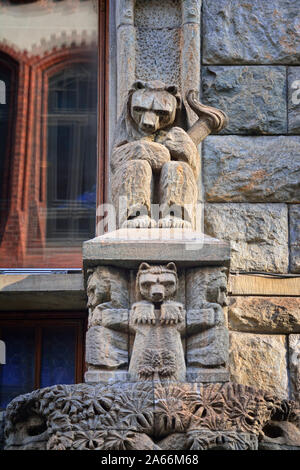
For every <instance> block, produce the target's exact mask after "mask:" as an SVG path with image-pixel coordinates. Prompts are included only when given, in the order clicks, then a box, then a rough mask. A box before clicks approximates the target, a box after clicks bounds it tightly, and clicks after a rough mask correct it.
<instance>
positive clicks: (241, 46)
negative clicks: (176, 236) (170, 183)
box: [201, 0, 300, 399]
mask: <svg viewBox="0 0 300 470" xmlns="http://www.w3.org/2000/svg"><path fill="white" fill-rule="evenodd" d="M299 11H300V1H299V0H274V1H273V2H267V1H263V2H262V1H261V0H252V1H251V2H245V1H243V0H235V1H232V0H218V2H212V1H211V0H203V1H202V65H201V95H202V101H203V102H204V103H205V104H208V105H212V106H216V107H219V108H221V109H223V110H224V111H226V113H227V114H228V116H229V121H230V122H229V125H228V127H227V128H226V129H225V130H224V131H222V133H221V135H218V136H210V137H208V138H207V139H206V140H205V142H204V144H203V149H202V159H203V160H202V163H203V184H204V195H205V231H206V233H208V234H209V235H211V236H215V237H217V238H220V239H223V240H230V241H231V245H232V262H231V271H232V272H235V273H241V272H243V273H244V274H245V273H247V274H249V275H248V279H250V277H251V276H250V275H251V274H252V277H253V274H254V273H255V272H259V273H267V274H265V275H262V276H261V277H260V278H258V282H260V283H261V285H262V288H261V290H262V292H263V295H253V293H251V292H250V289H249V292H248V293H247V276H244V279H246V281H245V283H246V284H245V286H246V287H245V288H244V289H242V290H241V291H240V292H237V293H235V294H233V295H232V296H231V297H230V305H229V309H228V324H229V328H230V330H231V346H230V358H231V359H230V360H231V363H230V372H231V377H232V379H233V380H234V381H237V382H240V383H244V384H246V383H247V384H249V385H253V386H256V387H257V386H260V387H262V388H264V389H267V390H270V391H271V390H273V391H274V390H275V391H276V392H277V394H278V395H281V396H285V397H291V398H294V399H299V397H300V346H299V344H300V340H299V338H300V336H299V329H300V320H299V318H300V317H299V307H300V278H299V277H297V274H298V275H299V273H300V15H299ZM268 275H269V276H270V275H271V276H274V277H275V276H277V277H278V278H280V276H284V277H286V278H287V279H285V284H284V285H285V286H287V287H286V288H285V290H284V292H285V294H284V295H282V292H281V294H277V292H276V289H275V290H274V289H273V290H272V291H269V290H268V283H266V282H265V279H267V276H268ZM278 282H279V281H278ZM289 286H292V287H293V288H291V289H290V288H289ZM289 289H290V290H289ZM291 292H292V295H291Z"/></svg>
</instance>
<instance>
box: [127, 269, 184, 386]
mask: <svg viewBox="0 0 300 470" xmlns="http://www.w3.org/2000/svg"><path fill="white" fill-rule="evenodd" d="M177 284H178V278H177V269H176V266H175V264H174V263H168V264H167V265H166V266H150V265H149V264H147V263H142V264H141V265H140V267H139V270H138V273H137V278H136V291H137V294H138V296H140V298H141V300H139V301H138V302H136V303H135V304H133V306H132V309H131V312H130V327H131V329H132V330H134V331H135V340H134V345H133V351H132V356H131V360H130V365H129V374H130V379H131V380H153V379H154V380H155V379H156V380H168V379H169V380H171V379H172V380H181V381H183V380H185V360H184V352H183V347H182V341H181V333H183V332H184V331H185V309H184V307H183V305H182V304H181V303H179V302H176V301H175V300H174V296H175V294H176V290H177Z"/></svg>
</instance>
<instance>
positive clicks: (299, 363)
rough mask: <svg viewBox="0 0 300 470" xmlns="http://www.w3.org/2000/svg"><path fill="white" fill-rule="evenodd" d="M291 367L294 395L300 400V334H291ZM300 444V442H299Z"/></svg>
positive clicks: (295, 398) (294, 397)
mask: <svg viewBox="0 0 300 470" xmlns="http://www.w3.org/2000/svg"><path fill="white" fill-rule="evenodd" d="M288 342H289V367H290V379H291V389H292V397H293V399H294V400H296V401H298V402H299V400H300V335H299V334H298V335H289V340H288ZM299 445H300V444H299Z"/></svg>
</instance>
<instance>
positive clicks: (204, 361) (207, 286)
mask: <svg viewBox="0 0 300 470" xmlns="http://www.w3.org/2000/svg"><path fill="white" fill-rule="evenodd" d="M186 285H187V336H188V339H187V365H188V366H189V368H190V369H189V370H190V371H191V372H192V371H193V372H195V373H197V372H199V371H200V370H201V369H208V368H210V369H212V368H213V369H215V370H217V369H216V368H224V367H226V365H227V362H228V349H229V337H228V336H229V335H228V329H227V326H226V319H225V315H224V311H223V307H225V306H226V305H227V298H226V292H227V287H226V286H227V276H226V269H218V268H217V269H216V268H196V269H191V270H190V271H189V273H188V274H187V282H186Z"/></svg>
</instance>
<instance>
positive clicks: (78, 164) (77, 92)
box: [47, 63, 97, 245]
mask: <svg viewBox="0 0 300 470" xmlns="http://www.w3.org/2000/svg"><path fill="white" fill-rule="evenodd" d="M95 70H96V69H95ZM48 98H49V99H48V152H47V160H48V164H47V168H48V175H47V240H48V242H51V243H52V244H53V243H55V244H57V245H59V244H62V245H63V244H64V243H65V239H67V240H68V244H70V243H72V242H73V243H74V245H76V244H77V245H80V244H81V242H82V241H83V240H86V239H88V238H91V237H93V236H94V233H95V207H96V166H97V163H96V138H97V137H96V129H97V126H96V122H97V119H96V106H97V80H96V73H93V68H92V67H91V65H90V66H89V67H87V65H86V64H80V63H77V64H74V65H72V66H68V67H66V68H64V69H63V70H62V71H60V72H59V73H58V74H55V75H54V76H52V77H50V79H49V96H48ZM62 219H63V221H64V222H63V223H62V222H61V220H62ZM82 219H85V221H86V223H85V225H83V224H82V223H81V221H82Z"/></svg>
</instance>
